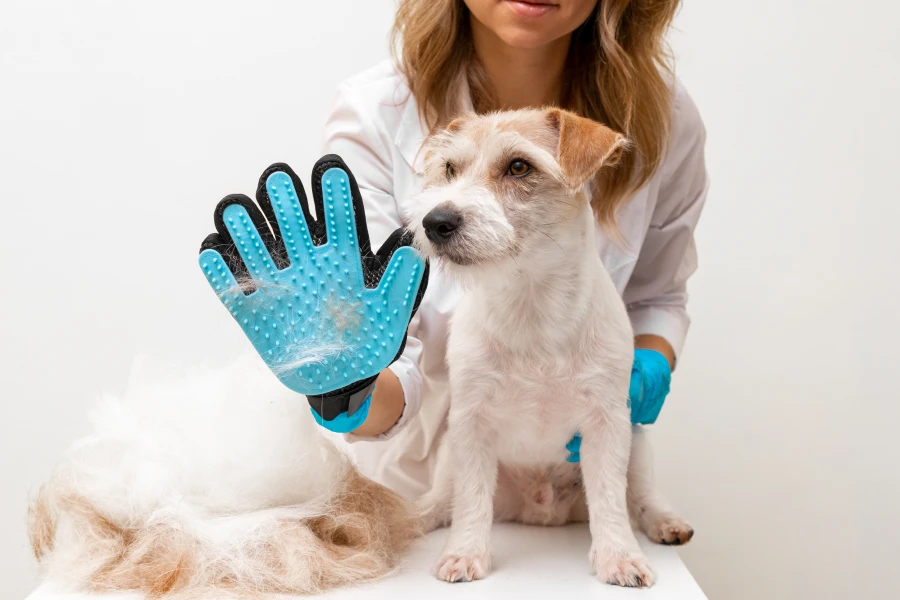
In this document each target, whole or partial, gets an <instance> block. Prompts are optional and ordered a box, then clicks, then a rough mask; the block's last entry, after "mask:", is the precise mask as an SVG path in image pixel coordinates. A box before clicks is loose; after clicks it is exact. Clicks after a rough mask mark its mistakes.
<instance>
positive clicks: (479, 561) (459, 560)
mask: <svg viewBox="0 0 900 600" xmlns="http://www.w3.org/2000/svg"><path fill="white" fill-rule="evenodd" d="M490 568H491V559H490V556H488V555H487V554H483V555H475V556H459V555H456V554H445V555H444V556H442V557H441V559H440V560H439V561H438V562H437V565H435V567H434V575H435V577H437V578H438V579H440V580H442V581H449V582H450V583H458V582H462V581H475V580H476V579H484V578H485V577H486V576H487V574H488V570H490Z"/></svg>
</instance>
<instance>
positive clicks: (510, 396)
mask: <svg viewBox="0 0 900 600" xmlns="http://www.w3.org/2000/svg"><path fill="white" fill-rule="evenodd" d="M496 385H497V388H496V389H497V392H498V393H497V395H496V400H495V401H494V402H490V403H489V404H487V405H484V406H482V407H481V411H480V412H481V413H482V414H481V418H483V419H485V420H486V421H488V422H489V423H491V429H492V431H494V432H495V434H496V435H495V439H494V442H493V443H494V447H495V451H496V452H497V455H498V458H499V459H500V460H501V461H502V462H504V463H507V464H517V465H526V466H538V465H545V464H549V463H557V462H560V461H562V460H564V459H565V457H566V455H567V452H566V449H565V445H566V443H567V442H568V441H569V440H570V439H571V438H572V435H573V434H574V433H575V432H576V431H577V430H578V426H579V423H580V422H582V419H583V418H584V413H585V410H584V406H585V404H586V401H587V398H586V397H585V396H586V395H585V390H584V387H583V384H582V382H581V380H580V379H579V378H573V377H571V376H568V377H563V376H560V375H558V374H555V373H553V370H551V369H546V370H544V371H543V377H541V376H538V373H537V372H532V373H527V374H526V373H504V374H502V375H500V376H499V377H498V379H497V382H496Z"/></svg>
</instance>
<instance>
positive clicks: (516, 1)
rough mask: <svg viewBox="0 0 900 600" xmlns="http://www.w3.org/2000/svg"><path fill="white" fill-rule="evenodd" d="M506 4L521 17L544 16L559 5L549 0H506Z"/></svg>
mask: <svg viewBox="0 0 900 600" xmlns="http://www.w3.org/2000/svg"><path fill="white" fill-rule="evenodd" d="M506 4H507V6H509V7H510V8H511V9H512V11H513V12H514V13H516V14H517V15H519V16H520V17H543V16H544V15H546V14H547V13H548V12H550V11H552V10H553V9H555V8H558V6H559V5H557V4H551V3H549V2H524V1H523V0H506Z"/></svg>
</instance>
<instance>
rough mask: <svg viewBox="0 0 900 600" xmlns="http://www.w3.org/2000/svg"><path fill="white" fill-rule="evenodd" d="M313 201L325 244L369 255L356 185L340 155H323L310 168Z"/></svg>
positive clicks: (367, 235)
mask: <svg viewBox="0 0 900 600" xmlns="http://www.w3.org/2000/svg"><path fill="white" fill-rule="evenodd" d="M312 182H313V201H314V202H315V205H316V216H317V217H318V223H319V226H320V227H324V231H325V235H326V237H327V241H326V243H327V244H329V245H334V246H338V247H341V248H342V249H343V248H346V251H347V252H350V251H352V252H357V253H359V254H360V255H361V256H364V257H365V256H369V255H371V252H372V248H371V245H370V243H369V230H368V228H367V227H366V211H365V208H364V207H363V202H362V196H361V195H360V193H359V186H357V184H356V179H354V177H353V174H352V173H351V172H350V169H348V168H347V165H345V164H344V161H343V160H342V159H341V157H339V156H337V155H336V154H329V155H326V156H323V157H322V158H320V159H319V161H318V162H317V163H316V165H315V167H313V175H312Z"/></svg>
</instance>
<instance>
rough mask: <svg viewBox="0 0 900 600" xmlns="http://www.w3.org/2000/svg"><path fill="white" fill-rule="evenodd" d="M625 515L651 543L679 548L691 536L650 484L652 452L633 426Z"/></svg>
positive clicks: (689, 529)
mask: <svg viewBox="0 0 900 600" xmlns="http://www.w3.org/2000/svg"><path fill="white" fill-rule="evenodd" d="M628 512H629V514H630V515H631V519H632V521H633V522H634V524H635V525H636V526H637V527H638V529H640V530H641V531H643V532H644V533H645V534H646V535H647V537H648V538H649V539H650V541H651V542H655V543H657V544H666V545H670V546H678V545H680V544H686V543H688V542H689V541H690V540H691V538H692V537H693V536H694V529H693V528H692V527H691V525H690V524H689V523H688V522H687V521H685V520H684V519H682V518H681V517H679V516H678V515H677V514H675V512H674V511H673V510H672V509H671V508H670V507H669V505H668V503H667V502H666V500H665V498H663V496H662V494H660V493H659V492H657V491H656V487H655V486H654V483H653V453H652V450H651V448H650V441H649V440H648V439H647V432H646V431H645V430H644V428H643V427H642V426H641V425H635V426H634V428H633V432H632V437H631V459H630V461H629V463H628Z"/></svg>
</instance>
